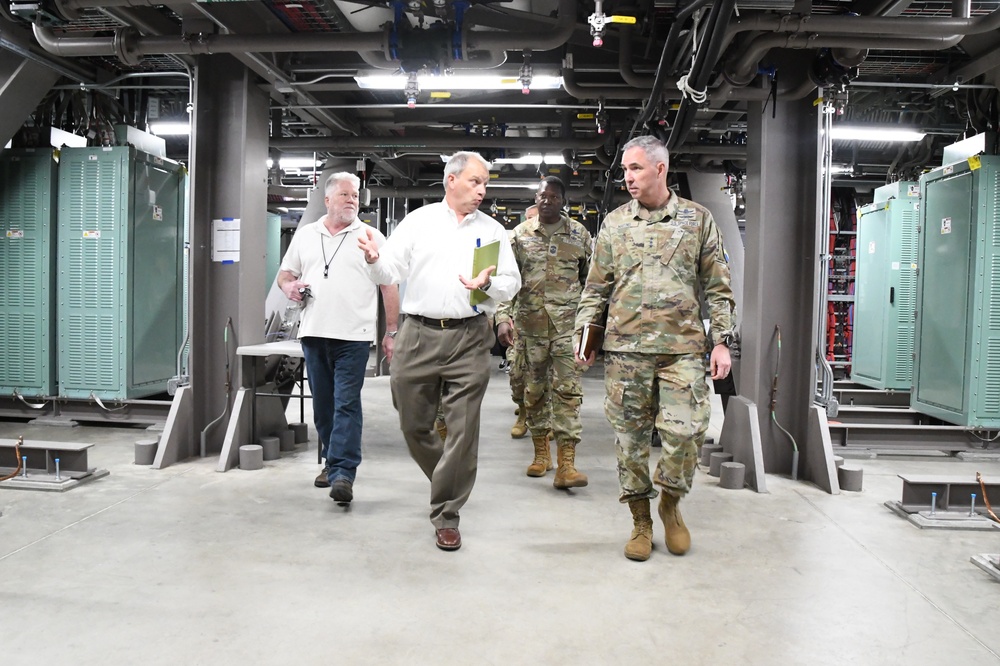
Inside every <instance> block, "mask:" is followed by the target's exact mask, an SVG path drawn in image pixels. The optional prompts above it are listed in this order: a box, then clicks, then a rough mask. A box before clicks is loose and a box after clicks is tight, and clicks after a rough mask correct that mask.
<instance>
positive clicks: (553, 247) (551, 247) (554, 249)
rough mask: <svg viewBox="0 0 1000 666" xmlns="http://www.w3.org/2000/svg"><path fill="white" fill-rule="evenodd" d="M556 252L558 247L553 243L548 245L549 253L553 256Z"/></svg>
mask: <svg viewBox="0 0 1000 666" xmlns="http://www.w3.org/2000/svg"><path fill="white" fill-rule="evenodd" d="M558 253H559V247H558V246H557V245H556V244H555V243H552V244H551V245H549V254H551V255H552V256H553V257H554V256H556V254H558Z"/></svg>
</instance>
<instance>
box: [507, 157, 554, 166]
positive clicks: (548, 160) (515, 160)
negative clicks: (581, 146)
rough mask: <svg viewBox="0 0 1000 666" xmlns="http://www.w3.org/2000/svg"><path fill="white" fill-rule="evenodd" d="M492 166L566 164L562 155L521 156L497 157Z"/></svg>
mask: <svg viewBox="0 0 1000 666" xmlns="http://www.w3.org/2000/svg"><path fill="white" fill-rule="evenodd" d="M493 164H533V165H535V166H538V165H539V164H566V160H564V159H563V156H562V155H521V156H520V157H498V158H497V159H495V160H493Z"/></svg>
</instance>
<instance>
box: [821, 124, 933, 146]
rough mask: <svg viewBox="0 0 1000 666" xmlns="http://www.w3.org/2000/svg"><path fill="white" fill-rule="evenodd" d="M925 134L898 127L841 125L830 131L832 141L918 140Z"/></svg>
mask: <svg viewBox="0 0 1000 666" xmlns="http://www.w3.org/2000/svg"><path fill="white" fill-rule="evenodd" d="M925 135H926V133H925V132H918V131H916V130H911V129H904V128H899V127H849V126H841V127H834V128H833V130H832V131H831V132H830V136H831V137H832V138H833V140H834V141H875V142H878V143H886V142H893V143H899V142H906V141H920V140H921V139H923V138H924V136H925Z"/></svg>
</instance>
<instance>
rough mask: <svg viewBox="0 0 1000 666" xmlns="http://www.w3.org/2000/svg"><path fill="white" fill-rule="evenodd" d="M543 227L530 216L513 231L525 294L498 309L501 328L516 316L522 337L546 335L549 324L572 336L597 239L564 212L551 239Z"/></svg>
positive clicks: (523, 292) (513, 242) (512, 237)
mask: <svg viewBox="0 0 1000 666" xmlns="http://www.w3.org/2000/svg"><path fill="white" fill-rule="evenodd" d="M543 227H544V225H543V224H542V223H541V222H540V221H539V219H538V218H537V217H531V218H528V219H527V220H525V221H524V222H522V223H521V224H519V225H517V227H516V228H515V229H514V231H513V232H512V233H511V239H510V244H511V248H512V249H513V250H514V257H515V258H516V259H517V267H518V269H519V270H520V271H521V290H520V291H519V292H517V295H516V296H515V297H514V299H513V300H511V301H510V302H509V303H504V304H503V305H502V306H501V309H500V310H498V311H497V324H502V323H504V322H509V321H510V319H511V317H513V319H514V326H515V328H516V329H517V333H518V335H530V336H548V335H549V324H550V323H551V324H552V327H553V329H555V331H556V333H557V334H558V335H560V336H562V335H570V334H572V332H573V324H574V322H575V321H576V308H577V305H578V304H579V302H580V291H581V290H582V289H583V283H584V282H585V281H586V279H587V270H588V267H589V264H590V255H591V252H592V247H593V237H592V236H591V235H590V232H589V231H587V229H586V228H585V227H584V226H583V225H582V224H580V223H579V222H577V221H576V220H572V219H570V218H569V217H568V216H566V215H565V214H563V216H562V223H561V224H560V225H557V227H556V230H555V231H554V232H553V233H552V235H551V236H546V235H545V232H544V229H543Z"/></svg>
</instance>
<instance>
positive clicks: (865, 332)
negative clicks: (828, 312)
mask: <svg viewBox="0 0 1000 666" xmlns="http://www.w3.org/2000/svg"><path fill="white" fill-rule="evenodd" d="M919 210H920V186H919V184H918V183H912V182H904V181H900V182H896V183H891V184H889V185H884V186H882V187H879V188H878V189H876V190H875V200H874V202H873V203H871V204H869V205H867V206H862V207H861V208H860V209H858V243H857V273H856V275H857V278H856V281H855V293H854V338H853V350H852V352H851V361H852V365H851V380H852V381H854V382H856V383H858V384H863V385H865V386H870V387H872V388H877V389H892V390H906V391H909V390H910V385H911V383H912V381H913V329H914V321H913V318H914V311H915V309H916V303H917V282H916V261H917V216H918V214H919Z"/></svg>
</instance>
